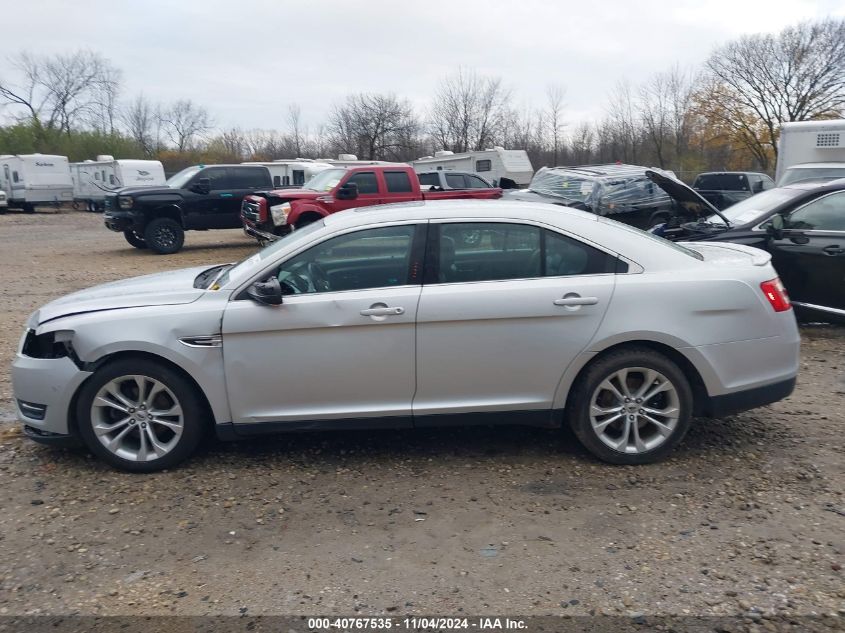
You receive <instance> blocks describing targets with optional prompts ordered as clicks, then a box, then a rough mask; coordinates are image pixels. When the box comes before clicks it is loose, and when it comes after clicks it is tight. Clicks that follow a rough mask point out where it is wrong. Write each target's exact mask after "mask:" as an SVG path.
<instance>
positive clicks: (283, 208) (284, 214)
mask: <svg viewBox="0 0 845 633" xmlns="http://www.w3.org/2000/svg"><path fill="white" fill-rule="evenodd" d="M288 213H290V202H283V203H282V204H274V205H273V206H271V207H270V216H271V217H272V218H273V224H275V225H276V226H282V225H283V224H287V223H288Z"/></svg>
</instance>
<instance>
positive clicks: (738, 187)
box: [692, 171, 775, 209]
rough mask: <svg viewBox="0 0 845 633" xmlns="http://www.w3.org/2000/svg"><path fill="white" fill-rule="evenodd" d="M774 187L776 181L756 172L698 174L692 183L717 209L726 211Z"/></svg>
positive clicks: (709, 172)
mask: <svg viewBox="0 0 845 633" xmlns="http://www.w3.org/2000/svg"><path fill="white" fill-rule="evenodd" d="M774 186H775V181H774V180H772V179H771V178H769V177H768V176H767V175H766V174H763V173H760V172H755V171H708V172H705V173H703V174H698V176H696V177H695V180H694V181H693V183H692V188H693V189H695V190H696V191H697V192H698V193H700V194H701V196H702V197H703V198H704V199H706V200H707V201H708V202H709V203H710V204H712V205H713V206H714V207H716V208H717V209H725V208H727V207H729V206H731V205H732V204H736V203H737V202H739V201H740V200H745V199H746V198H750V197H751V196H753V195H754V194H755V193H760V192H761V191H767V190H769V189H771V188H773V187H774Z"/></svg>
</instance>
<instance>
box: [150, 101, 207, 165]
mask: <svg viewBox="0 0 845 633" xmlns="http://www.w3.org/2000/svg"><path fill="white" fill-rule="evenodd" d="M162 120H163V122H164V124H165V125H164V127H165V133H166V134H167V136H168V138H169V139H170V141H171V142H172V143H173V144H174V145H175V146H176V149H177V151H179V152H180V153H181V152H184V151H185V150H186V149H188V148H189V147H190V146H191V145H192V143H193V142H194V141H195V140H196V139H197V138H198V137H200V136H202V135H204V134H205V133H206V132H208V131H209V130H210V129H211V126H212V121H211V116H210V115H209V114H208V111H207V110H206V109H205V108H204V107H202V106H200V105H196V104H195V103H194V102H193V101H191V100H190V99H182V100H179V101H176V102H175V103H173V105H171V106H170V107H169V108H168V109H167V110H166V111H165V112H163V113H162Z"/></svg>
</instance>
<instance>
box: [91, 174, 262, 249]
mask: <svg viewBox="0 0 845 633" xmlns="http://www.w3.org/2000/svg"><path fill="white" fill-rule="evenodd" d="M272 188H273V179H272V178H271V177H270V171H269V170H268V169H267V167H264V166H263V165H195V166H193V167H188V168H186V169H183V170H182V171H180V172H179V173H177V174H175V175H174V176H172V177H171V178H170V179H169V180H168V181H167V184H166V185H165V186H164V187H128V188H125V189H119V190H118V191H116V192H114V193H113V194H110V195H108V196H106V199H105V203H104V204H105V213H104V214H103V220H104V222H105V225H106V228H108V229H109V230H111V231H116V232H118V233H123V236H124V237H125V238H126V241H127V242H129V243H130V244H131V245H132V246H134V247H135V248H149V249H150V250H151V251H153V252H155V253H159V254H165V255H166V254H170V253H175V252H177V251H178V250H179V249H181V248H182V244H184V242H185V231H191V230H193V231H205V230H207V229H237V228H241V217H240V214H241V201H242V200H243V198H244V196H246V195H249V194H251V193H254V192H256V191H262V190H266V189H272Z"/></svg>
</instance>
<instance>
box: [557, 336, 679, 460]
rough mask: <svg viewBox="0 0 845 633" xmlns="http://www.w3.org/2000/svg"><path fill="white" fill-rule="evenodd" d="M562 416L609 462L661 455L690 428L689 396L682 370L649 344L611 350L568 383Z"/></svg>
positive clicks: (649, 458) (587, 446)
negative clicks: (568, 398) (567, 403)
mask: <svg viewBox="0 0 845 633" xmlns="http://www.w3.org/2000/svg"><path fill="white" fill-rule="evenodd" d="M571 393H572V394H573V396H572V400H571V403H570V406H569V407H568V408H567V415H568V417H569V420H570V425H571V426H572V430H573V431H574V432H575V435H576V436H577V437H578V439H579V440H580V441H581V443H582V444H583V445H584V447H585V448H586V449H587V450H588V451H590V452H591V453H592V454H593V455H595V456H596V457H598V458H599V459H601V460H603V461H606V462H609V463H611V464H628V465H634V464H650V463H652V462H656V461H660V460H661V459H664V458H665V457H666V456H667V455H668V454H669V453H670V452H671V451H672V450H673V449H674V448H675V446H677V445H678V443H679V442H680V441H681V440H682V439H683V437H684V435H686V432H687V431H688V430H689V427H690V424H691V421H692V408H693V397H692V389H691V388H690V384H689V381H688V380H687V378H686V376H685V375H684V373H683V371H681V369H680V368H679V367H678V366H677V365H676V364H675V363H674V362H673V361H671V360H670V359H668V358H667V357H666V356H664V355H663V354H660V353H658V352H655V351H654V350H651V349H648V348H628V349H621V350H619V351H616V352H611V353H609V354H608V355H606V356H604V357H602V358H600V359H599V360H597V361H596V362H595V363H594V364H592V365H590V366H589V367H588V368H587V370H586V371H585V373H584V374H582V375H581V377H579V379H578V381H577V382H576V384H574V385H573V387H572V390H571Z"/></svg>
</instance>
